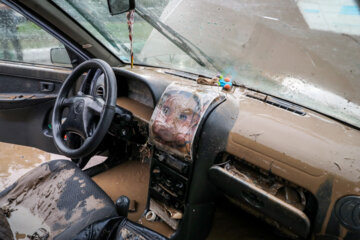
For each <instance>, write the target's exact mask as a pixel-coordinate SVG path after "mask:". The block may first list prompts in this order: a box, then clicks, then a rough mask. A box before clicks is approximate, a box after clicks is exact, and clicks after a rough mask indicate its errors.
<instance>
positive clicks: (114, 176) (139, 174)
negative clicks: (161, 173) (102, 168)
mask: <svg viewBox="0 0 360 240" xmlns="http://www.w3.org/2000/svg"><path fill="white" fill-rule="evenodd" d="M92 179H93V180H94V181H95V182H96V183H97V184H98V185H99V186H100V187H101V188H102V189H103V190H104V191H105V192H106V194H107V195H109V196H110V198H111V199H112V200H113V201H116V200H117V199H118V198H119V197H120V196H122V195H125V196H127V197H128V198H129V199H130V200H135V201H136V203H137V207H136V208H137V209H136V211H135V212H133V213H132V212H129V216H128V217H129V219H130V220H132V221H135V222H136V221H138V220H139V219H140V217H141V215H142V214H143V213H144V210H145V207H146V200H147V194H148V188H149V180H150V166H149V164H148V163H141V162H138V161H128V162H126V163H123V164H121V165H119V166H117V167H114V168H112V169H109V170H107V171H106V172H103V173H100V174H98V175H96V176H94V177H93V178H92Z"/></svg>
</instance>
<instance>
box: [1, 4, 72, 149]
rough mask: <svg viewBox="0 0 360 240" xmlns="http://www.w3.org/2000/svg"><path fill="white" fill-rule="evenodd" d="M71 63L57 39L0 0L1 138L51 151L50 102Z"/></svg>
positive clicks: (52, 145)
mask: <svg viewBox="0 0 360 240" xmlns="http://www.w3.org/2000/svg"><path fill="white" fill-rule="evenodd" d="M55 62H56V63H55ZM71 69H72V65H71V64H70V58H69V55H68V54H67V51H66V50H65V46H64V45H63V44H62V43H60V42H59V41H58V40H57V39H56V38H54V37H53V36H51V35H50V34H49V33H48V32H46V31H44V30H43V29H41V28H40V27H38V26H37V25H36V24H34V23H32V22H31V21H29V20H27V19H26V18H25V17H24V16H22V15H20V14H19V13H17V12H16V11H14V10H12V9H10V8H9V7H7V6H5V5H4V4H2V3H1V2H0V141H1V142H7V143H14V144H19V145H26V146H31V147H37V148H40V149H43V150H45V151H48V152H55V153H56V152H57V150H56V148H55V146H54V144H53V140H52V131H51V114H52V108H53V105H54V103H55V100H56V96H57V93H58V91H59V89H60V87H61V84H62V82H63V81H64V80H65V79H66V77H67V76H68V74H69V73H70V72H71Z"/></svg>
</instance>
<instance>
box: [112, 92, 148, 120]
mask: <svg viewBox="0 0 360 240" xmlns="http://www.w3.org/2000/svg"><path fill="white" fill-rule="evenodd" d="M116 104H117V105H118V106H120V107H123V108H125V109H126V110H129V111H130V112H132V113H133V114H134V116H136V117H137V118H139V119H140V120H142V121H144V122H149V121H150V118H151V114H152V113H153V109H152V108H150V107H148V106H146V105H144V104H141V103H140V102H137V101H135V100H133V99H131V98H127V97H120V98H118V99H117V100H116Z"/></svg>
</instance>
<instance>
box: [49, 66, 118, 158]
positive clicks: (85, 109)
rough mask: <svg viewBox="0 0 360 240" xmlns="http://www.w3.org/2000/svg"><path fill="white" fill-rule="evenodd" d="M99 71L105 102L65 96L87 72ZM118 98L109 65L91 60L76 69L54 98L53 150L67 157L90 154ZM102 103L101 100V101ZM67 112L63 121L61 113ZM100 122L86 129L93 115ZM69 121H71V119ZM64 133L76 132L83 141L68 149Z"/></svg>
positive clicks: (112, 114)
mask: <svg viewBox="0 0 360 240" xmlns="http://www.w3.org/2000/svg"><path fill="white" fill-rule="evenodd" d="M94 68H97V69H100V70H102V72H103V74H104V83H105V101H103V100H102V98H101V99H100V98H99V97H95V96H92V95H85V94H84V93H82V92H81V91H80V92H78V93H77V94H76V96H73V97H69V98H68V97H67V95H68V93H69V91H70V90H71V88H72V86H73V84H74V82H75V81H76V80H77V79H78V78H79V77H80V76H81V75H82V74H83V73H85V72H86V71H88V70H90V69H94ZM116 98H117V83H116V77H115V74H114V71H113V69H112V68H111V66H110V65H109V64H108V63H106V62H105V61H103V60H100V59H91V60H88V61H85V62H83V63H82V64H80V65H79V66H77V67H76V68H75V69H74V70H73V72H72V73H71V74H70V75H69V76H68V77H67V78H66V80H65V81H64V83H63V85H62V86H61V89H60V91H59V93H58V96H57V98H56V102H55V105H54V111H53V116H52V129H53V130H52V131H53V138H54V143H55V146H56V148H57V149H58V150H59V152H61V153H62V154H64V155H65V156H67V157H70V158H81V157H85V156H88V155H89V154H91V153H92V152H93V151H94V150H95V149H96V148H97V147H98V146H99V144H100V143H101V141H102V140H103V138H104V137H105V135H106V133H107V131H108V129H109V127H110V125H111V122H112V120H113V117H114V114H115V106H116ZM101 100H102V101H101ZM66 107H67V108H69V113H68V116H67V118H66V120H65V121H64V122H62V119H61V117H62V112H63V110H64V109H65V108H66ZM97 114H98V115H99V117H100V120H99V121H98V124H97V126H96V128H95V130H94V131H93V132H90V131H91V130H89V127H90V124H91V120H92V119H93V117H94V115H97ZM70 118H72V119H70ZM67 132H75V133H77V134H78V135H80V136H82V137H83V138H84V142H83V144H82V145H81V146H80V147H79V148H76V149H73V148H70V147H68V146H67V145H66V143H65V141H64V136H65V134H66V133H67Z"/></svg>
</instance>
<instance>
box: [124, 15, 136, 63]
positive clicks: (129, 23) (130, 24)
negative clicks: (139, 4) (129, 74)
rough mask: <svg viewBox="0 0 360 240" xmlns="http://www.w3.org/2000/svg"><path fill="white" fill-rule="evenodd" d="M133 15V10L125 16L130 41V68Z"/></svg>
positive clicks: (132, 60) (132, 58) (132, 55)
mask: <svg viewBox="0 0 360 240" xmlns="http://www.w3.org/2000/svg"><path fill="white" fill-rule="evenodd" d="M134 13H135V10H130V11H129V12H127V14H126V18H127V24H128V29H129V39H130V59H131V68H133V67H134V51H133V25H134Z"/></svg>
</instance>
